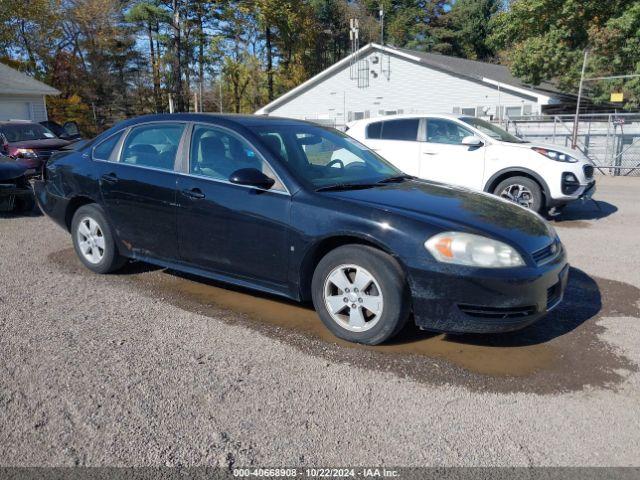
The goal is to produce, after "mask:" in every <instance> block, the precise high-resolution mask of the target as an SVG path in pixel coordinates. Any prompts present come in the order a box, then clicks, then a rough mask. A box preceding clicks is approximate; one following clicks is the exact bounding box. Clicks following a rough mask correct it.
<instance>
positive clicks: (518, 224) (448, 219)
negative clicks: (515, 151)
mask: <svg viewBox="0 0 640 480" xmlns="http://www.w3.org/2000/svg"><path fill="white" fill-rule="evenodd" d="M327 193H328V194H329V195H331V196H333V197H338V198H340V199H343V200H350V201H354V202H358V203H361V204H366V205H368V206H375V207H376V208H378V209H381V210H385V211H388V212H393V213H396V214H402V215H405V216H410V217H413V218H416V219H420V220H423V221H426V222H428V223H430V224H432V225H433V224H435V225H438V226H440V227H442V228H443V229H444V230H450V229H456V230H461V231H467V232H472V233H477V234H481V235H485V236H489V237H492V238H496V239H499V240H502V241H506V242H508V243H511V244H516V245H517V246H520V248H522V249H523V250H525V251H528V252H533V251H535V250H538V249H540V248H544V247H546V246H547V245H549V243H550V242H551V241H553V240H554V239H555V232H554V231H553V229H552V228H551V227H550V226H549V225H548V224H547V222H546V221H545V220H543V219H542V217H540V216H539V215H537V214H535V213H533V212H530V211H528V210H526V209H524V208H523V207H520V206H518V205H515V204H514V203H511V202H509V201H506V200H503V199H500V198H498V197H495V196H493V195H489V194H486V193H481V192H475V191H472V190H467V189H463V188H459V187H452V186H449V185H444V184H440V183H434V182H428V181H423V180H409V181H405V182H402V183H398V184H386V185H381V186H379V187H372V188H366V189H358V190H346V191H337V192H327Z"/></svg>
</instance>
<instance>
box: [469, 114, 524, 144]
mask: <svg viewBox="0 0 640 480" xmlns="http://www.w3.org/2000/svg"><path fill="white" fill-rule="evenodd" d="M460 120H462V121H463V122H464V123H466V124H467V125H471V126H472V127H474V128H476V129H478V130H480V131H481V132H482V133H484V134H485V135H488V136H490V137H491V138H495V139H496V140H500V141H501V142H509V143H529V142H527V141H526V140H522V139H521V138H518V137H516V136H514V135H511V134H510V133H509V132H507V131H505V130H503V129H501V128H500V127H496V126H495V125H494V124H493V123H489V122H487V121H486V120H482V119H481V118H476V117H463V118H461V119H460Z"/></svg>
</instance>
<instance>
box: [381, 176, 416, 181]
mask: <svg viewBox="0 0 640 480" xmlns="http://www.w3.org/2000/svg"><path fill="white" fill-rule="evenodd" d="M414 178H416V177H414V176H413V175H406V174H402V175H395V176H393V177H388V178H383V179H382V180H380V181H379V182H378V183H399V182H404V181H405V180H413V179H414Z"/></svg>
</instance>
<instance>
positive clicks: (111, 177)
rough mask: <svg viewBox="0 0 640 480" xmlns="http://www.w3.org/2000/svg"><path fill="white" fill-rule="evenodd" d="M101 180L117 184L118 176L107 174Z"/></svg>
mask: <svg viewBox="0 0 640 480" xmlns="http://www.w3.org/2000/svg"><path fill="white" fill-rule="evenodd" d="M101 178H102V180H104V181H105V182H107V183H116V182H117V181H118V176H117V175H116V174H115V173H105V174H104V175H102V177H101Z"/></svg>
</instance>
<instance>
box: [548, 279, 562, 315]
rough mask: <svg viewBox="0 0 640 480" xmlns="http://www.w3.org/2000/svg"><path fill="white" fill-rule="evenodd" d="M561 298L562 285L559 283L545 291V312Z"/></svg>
mask: <svg viewBox="0 0 640 480" xmlns="http://www.w3.org/2000/svg"><path fill="white" fill-rule="evenodd" d="M561 296H562V285H561V284H560V282H558V283H556V284H555V285H554V286H552V287H549V288H548V289H547V310H551V309H552V308H553V307H555V306H556V305H557V304H558V302H559V301H560V298H561Z"/></svg>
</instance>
